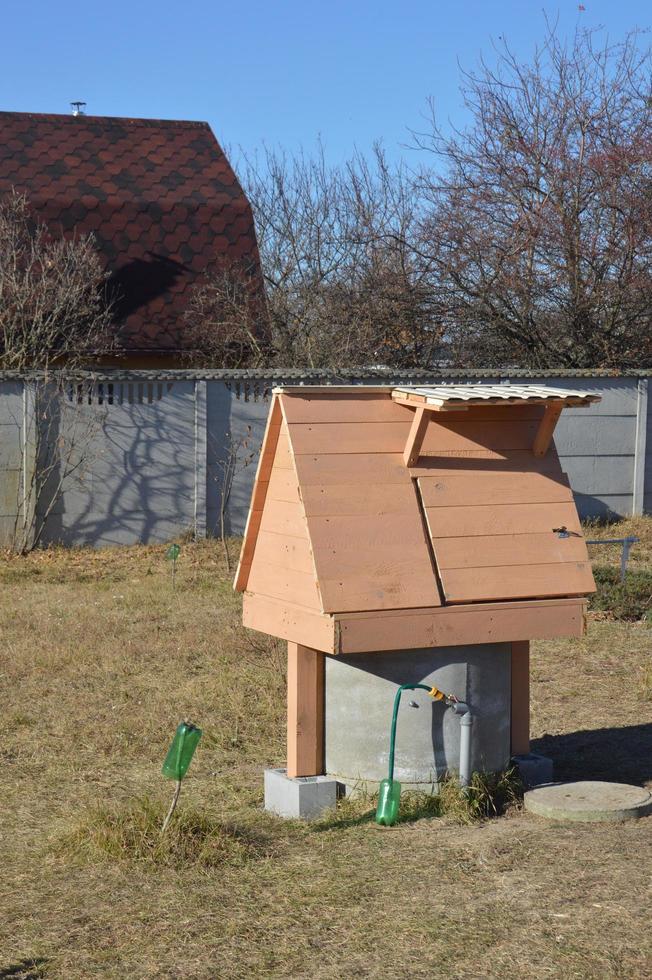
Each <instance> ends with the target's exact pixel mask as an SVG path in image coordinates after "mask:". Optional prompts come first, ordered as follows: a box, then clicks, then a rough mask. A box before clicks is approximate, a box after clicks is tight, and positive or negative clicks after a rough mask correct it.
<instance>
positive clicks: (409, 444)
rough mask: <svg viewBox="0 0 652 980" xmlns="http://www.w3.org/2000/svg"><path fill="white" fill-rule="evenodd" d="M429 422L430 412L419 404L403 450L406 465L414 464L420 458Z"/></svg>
mask: <svg viewBox="0 0 652 980" xmlns="http://www.w3.org/2000/svg"><path fill="white" fill-rule="evenodd" d="M429 422H430V413H429V412H426V411H425V410H424V409H423V408H422V407H421V406H418V407H417V410H416V411H415V413H414V418H413V419H412V425H411V426H410V431H409V433H408V437H407V441H406V443H405V449H404V450H403V462H404V463H405V465H406V466H414V464H415V463H416V461H417V460H418V458H419V454H420V453H421V446H422V445H423V440H424V437H425V434H426V429H427V428H428V424H429Z"/></svg>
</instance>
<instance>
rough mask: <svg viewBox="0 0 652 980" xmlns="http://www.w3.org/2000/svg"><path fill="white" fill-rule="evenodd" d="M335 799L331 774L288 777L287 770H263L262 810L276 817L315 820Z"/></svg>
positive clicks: (333, 781)
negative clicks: (263, 791)
mask: <svg viewBox="0 0 652 980" xmlns="http://www.w3.org/2000/svg"><path fill="white" fill-rule="evenodd" d="M336 802H337V780H335V779H333V778H332V777H331V776H299V777H297V778H296V779H290V778H289V777H288V775H287V770H286V769H266V770H265V809H266V810H268V811H269V812H270V813H276V814H277V815H278V816H279V817H289V818H290V819H295V820H314V819H315V818H316V817H320V816H321V815H322V813H323V812H324V811H325V810H331V809H333V808H334V806H335V804H336Z"/></svg>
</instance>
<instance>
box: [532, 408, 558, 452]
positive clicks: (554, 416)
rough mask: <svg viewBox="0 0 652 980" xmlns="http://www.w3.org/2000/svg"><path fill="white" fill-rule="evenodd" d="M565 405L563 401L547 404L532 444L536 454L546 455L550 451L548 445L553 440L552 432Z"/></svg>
mask: <svg viewBox="0 0 652 980" xmlns="http://www.w3.org/2000/svg"><path fill="white" fill-rule="evenodd" d="M563 407H564V404H563V402H553V403H552V404H551V405H546V409H545V411H544V413H543V418H542V419H541V422H540V424H539V428H538V430H537V434H536V436H535V437H534V445H533V446H532V452H533V453H534V455H535V456H545V455H546V453H547V452H548V447H549V446H550V443H551V441H552V434H553V432H554V431H555V426H556V425H557V422H558V421H559V416H560V415H561V410H562V408H563Z"/></svg>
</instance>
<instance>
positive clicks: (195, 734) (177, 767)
mask: <svg viewBox="0 0 652 980" xmlns="http://www.w3.org/2000/svg"><path fill="white" fill-rule="evenodd" d="M201 735H202V732H201V728H197V726H196V725H191V724H190V723H189V722H185V721H182V722H181V724H180V725H179V727H178V728H177V730H176V732H175V734H174V738H173V739H172V745H171V746H170V748H169V749H168V754H167V755H166V757H165V762H164V763H163V768H162V770H161V771H162V773H163V775H164V776H167V778H168V779H174V780H176V781H177V782H179V781H180V780H182V779H183V777H184V776H185V774H186V773H187V772H188V766H189V765H190V763H191V760H192V757H193V755H194V754H195V749H196V748H197V744H198V742H199V739H200V738H201Z"/></svg>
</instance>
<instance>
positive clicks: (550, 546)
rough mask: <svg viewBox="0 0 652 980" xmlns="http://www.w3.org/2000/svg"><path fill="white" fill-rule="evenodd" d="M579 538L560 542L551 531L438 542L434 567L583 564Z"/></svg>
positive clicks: (584, 557) (584, 558) (584, 556)
mask: <svg viewBox="0 0 652 980" xmlns="http://www.w3.org/2000/svg"><path fill="white" fill-rule="evenodd" d="M588 560H589V557H588V552H587V550H586V542H585V540H584V538H582V537H573V536H569V537H567V538H560V537H559V536H558V535H557V534H554V533H553V532H552V531H545V532H541V533H539V534H490V535H480V536H478V537H474V538H473V541H472V542H470V541H469V539H468V537H463V538H441V537H440V538H438V539H437V564H438V565H439V567H440V569H442V568H490V567H492V566H494V565H514V564H521V565H530V564H533V565H537V564H539V565H545V564H552V563H554V562H587V561H588Z"/></svg>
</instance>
